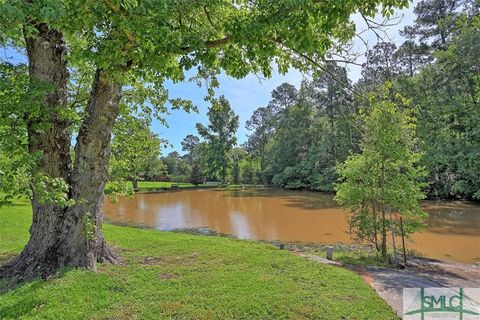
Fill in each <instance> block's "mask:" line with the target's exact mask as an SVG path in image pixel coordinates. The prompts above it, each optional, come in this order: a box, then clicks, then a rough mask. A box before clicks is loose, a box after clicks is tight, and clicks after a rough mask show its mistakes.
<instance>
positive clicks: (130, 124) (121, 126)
mask: <svg viewBox="0 0 480 320" xmlns="http://www.w3.org/2000/svg"><path fill="white" fill-rule="evenodd" d="M163 143H164V141H163V140H161V139H160V138H159V137H158V135H156V134H155V133H153V132H152V131H151V130H150V128H149V127H148V126H147V125H146V124H145V123H144V122H143V121H142V120H140V119H137V118H134V117H132V116H130V115H127V116H123V117H120V118H119V119H118V120H117V122H116V123H115V126H114V127H113V140H112V156H111V158H110V179H120V180H127V181H130V182H131V183H132V187H133V190H134V191H138V180H139V179H140V178H143V177H144V176H145V175H146V174H148V173H147V171H148V170H152V169H154V170H155V171H157V170H159V168H157V166H158V165H159V163H158V162H159V161H160V159H159V158H160V148H161V145H162V144H163ZM150 174H153V173H150ZM140 175H142V177H140Z"/></svg>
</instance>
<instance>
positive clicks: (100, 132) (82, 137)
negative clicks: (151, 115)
mask: <svg viewBox="0 0 480 320" xmlns="http://www.w3.org/2000/svg"><path fill="white" fill-rule="evenodd" d="M121 91H122V86H121V84H119V83H117V82H115V81H113V80H112V78H110V77H109V76H108V75H107V74H106V73H105V72H104V71H102V70H97V71H96V73H95V78H94V82H93V86H92V91H91V94H90V99H89V102H88V105H87V113H88V116H87V118H86V119H85V121H84V122H83V124H82V126H81V128H80V131H79V133H78V138H77V144H76V146H75V154H76V159H75V165H74V171H73V173H72V176H71V187H72V199H74V200H75V201H76V204H75V205H74V206H71V207H69V208H67V209H66V214H65V219H64V221H63V223H62V227H61V230H62V234H61V237H60V242H61V243H62V245H63V247H64V249H65V251H64V252H63V258H64V259H66V261H68V262H69V263H68V264H69V265H71V266H80V267H86V268H90V269H95V267H96V262H97V260H99V261H102V260H105V259H106V260H108V261H110V262H112V263H114V262H115V261H116V257H115V256H114V255H113V254H112V252H110V250H109V249H108V247H107V246H106V244H105V240H104V239H103V235H102V230H101V228H102V211H101V209H102V204H103V196H104V194H103V189H104V186H105V182H106V181H107V174H108V161H109V158H110V139H111V134H112V129H113V125H114V123H115V119H116V117H117V115H118V105H119V103H120V99H121Z"/></svg>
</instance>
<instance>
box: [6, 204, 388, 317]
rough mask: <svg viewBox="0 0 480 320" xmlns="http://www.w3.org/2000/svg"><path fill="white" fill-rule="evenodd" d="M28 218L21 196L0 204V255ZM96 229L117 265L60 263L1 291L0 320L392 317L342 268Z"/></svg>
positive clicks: (220, 244) (213, 240)
mask: <svg viewBox="0 0 480 320" xmlns="http://www.w3.org/2000/svg"><path fill="white" fill-rule="evenodd" d="M30 220H31V213H30V206H29V205H28V203H27V202H19V203H17V204H16V205H15V206H13V207H3V208H1V209H0V259H3V260H0V261H3V262H5V260H6V259H9V258H11V257H12V256H13V255H15V254H17V253H19V252H20V251H21V249H22V247H23V246H24V244H25V243H26V241H27V239H28V227H29V224H30ZM104 231H105V235H106V238H107V240H108V241H109V242H110V243H111V244H112V245H114V246H115V247H116V249H117V250H118V252H119V253H120V254H121V256H122V258H123V261H124V265H120V266H112V265H109V264H100V265H99V267H98V271H97V272H91V271H85V270H79V269H71V270H65V271H64V272H63V273H62V274H61V275H59V276H58V277H55V278H52V279H50V280H46V281H41V280H36V281H32V282H29V283H26V284H23V285H20V286H18V287H16V288H15V289H10V290H8V291H6V292H4V293H3V294H1V295H0V319H18V318H20V319H396V316H395V315H394V313H393V312H392V311H391V309H390V308H389V307H388V306H387V305H386V304H385V303H384V302H383V301H382V300H381V299H380V298H379V297H378V296H377V295H376V294H375V292H374V291H373V290H372V289H371V288H370V287H369V286H368V285H366V284H365V283H364V282H363V280H362V279H361V278H360V277H359V276H357V275H356V274H354V273H352V272H351V271H348V270H345V269H342V268H337V267H332V266H326V265H320V264H318V263H314V262H310V261H307V260H305V259H304V258H301V257H297V256H294V255H292V254H291V253H290V252H287V251H281V250H278V249H276V248H275V247H273V246H270V245H268V244H264V243H259V242H253V241H242V240H236V239H230V238H222V237H208V236H197V235H188V234H180V233H168V232H158V231H154V230H142V229H136V228H129V227H118V226H112V225H105V226H104ZM0 263H1V262H0Z"/></svg>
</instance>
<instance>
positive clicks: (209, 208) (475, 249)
mask: <svg viewBox="0 0 480 320" xmlns="http://www.w3.org/2000/svg"><path fill="white" fill-rule="evenodd" d="M423 207H424V209H425V210H426V211H428V212H429V213H430V219H429V221H428V228H427V229H426V230H424V231H422V232H418V233H416V234H414V235H413V237H412V239H411V240H409V241H408V242H407V249H409V250H414V251H415V252H417V253H418V254H420V255H423V256H426V257H430V258H436V259H443V260H451V261H459V262H465V263H475V262H478V261H480V205H478V204H474V203H468V202H435V201H425V202H424V203H423ZM103 210H104V213H105V217H106V219H107V220H108V221H112V222H115V223H124V224H129V225H136V226H145V227H152V228H156V229H158V230H174V229H184V228H200V227H205V228H208V229H210V230H213V231H216V232H219V233H223V234H229V235H232V236H235V237H237V238H240V239H255V240H267V241H273V240H279V241H282V242H290V241H298V242H303V243H320V244H334V243H346V244H348V243H352V242H353V241H352V239H351V238H350V235H349V234H348V226H347V222H346V212H345V211H344V210H343V209H342V208H341V207H339V206H338V205H337V204H336V203H335V201H334V200H333V196H332V195H328V194H322V193H316V192H303V191H285V190H270V189H266V190H261V189H256V190H224V189H208V190H185V191H181V192H164V193H137V194H136V195H135V197H134V198H133V199H123V198H121V199H119V201H118V203H112V202H111V201H110V200H108V199H106V200H105V204H104V207H103Z"/></svg>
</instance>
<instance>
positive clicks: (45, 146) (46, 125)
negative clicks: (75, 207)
mask: <svg viewBox="0 0 480 320" xmlns="http://www.w3.org/2000/svg"><path fill="white" fill-rule="evenodd" d="M31 24H32V25H35V26H36V29H37V30H38V36H37V37H35V38H31V37H26V38H25V42H26V48H27V54H28V61H29V74H30V79H31V82H32V83H33V84H34V85H35V84H41V85H47V86H48V92H47V94H46V95H45V98H44V100H43V101H42V109H41V111H40V112H39V114H38V116H33V115H28V116H27V131H28V142H29V153H30V154H31V155H32V156H34V155H37V154H38V155H39V156H40V159H39V162H38V164H37V168H36V169H37V171H38V172H41V173H44V174H46V175H48V176H49V177H51V178H63V179H64V180H65V181H68V176H69V171H70V140H71V137H70V131H69V128H68V127H69V123H68V120H66V119H64V118H62V116H61V114H65V113H64V112H61V111H62V110H65V109H66V108H67V91H66V86H67V78H68V72H67V65H66V62H65V60H64V52H65V50H66V47H65V43H64V41H63V37H62V34H61V33H60V32H58V31H56V30H51V29H49V28H48V27H47V26H46V25H45V24H41V23H34V22H32V23H31ZM33 191H34V189H33ZM32 209H33V221H32V226H31V228H30V240H29V242H28V244H27V246H26V247H25V249H24V250H23V252H22V253H21V255H20V256H18V257H17V258H16V259H14V260H13V261H12V262H10V263H9V264H7V265H6V266H3V267H2V269H1V270H0V275H1V276H5V275H6V276H9V277H16V278H20V279H24V278H31V277H34V276H38V275H42V274H48V273H51V272H52V270H55V269H57V268H58V264H59V261H58V254H57V252H56V251H57V248H58V237H57V235H58V221H59V219H61V217H62V215H63V209H62V208H61V207H59V206H57V205H53V204H42V201H41V200H40V196H39V195H38V194H37V193H36V192H33V198H32Z"/></svg>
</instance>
